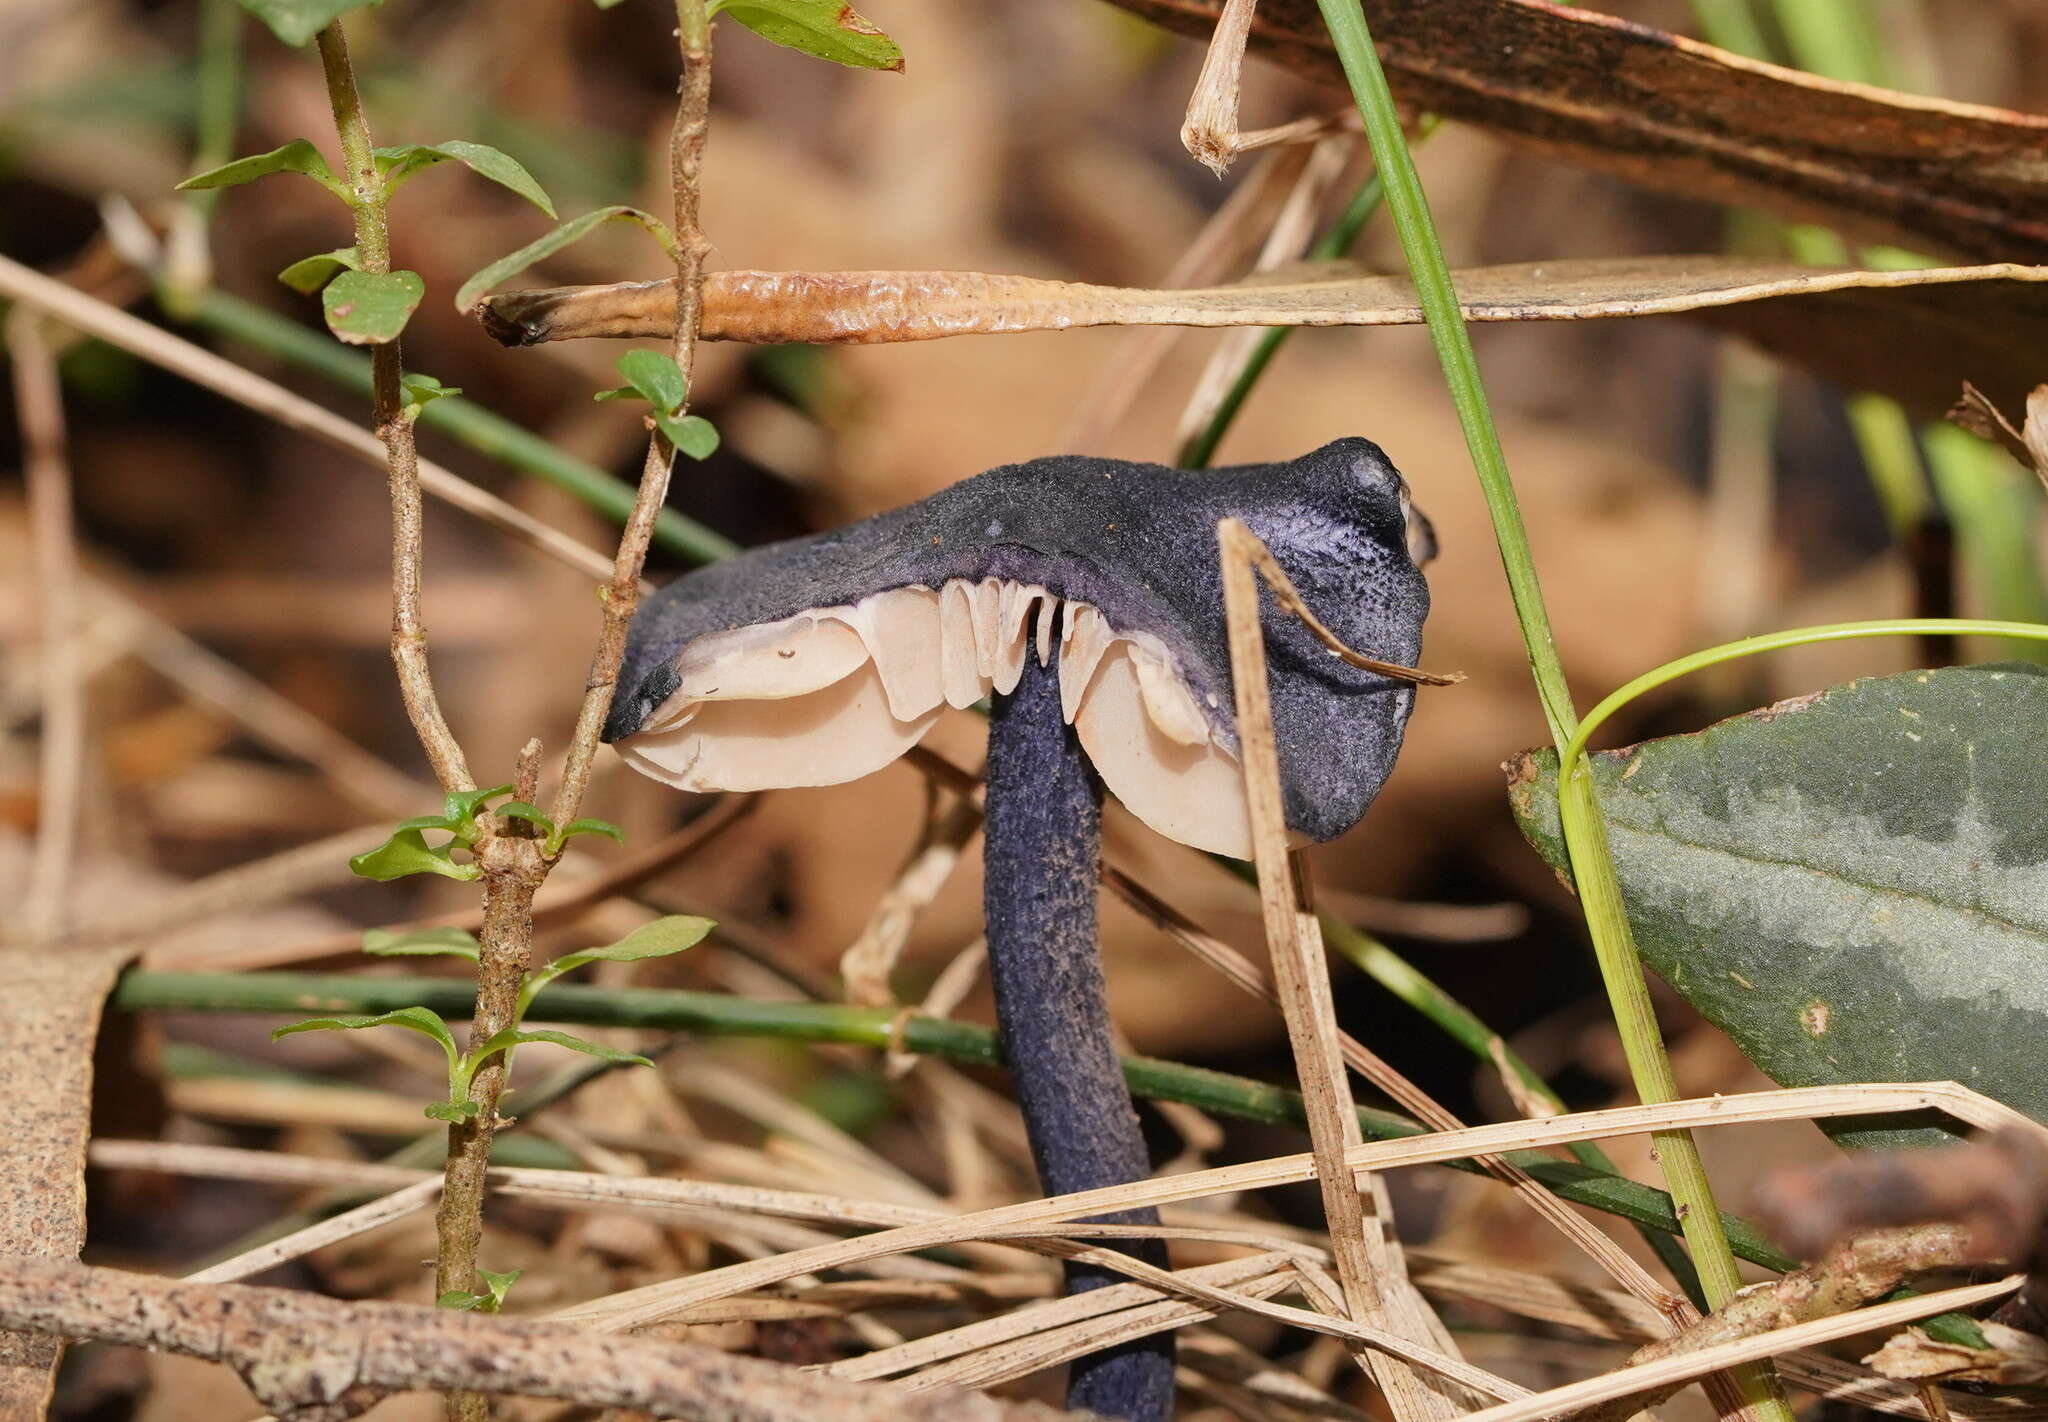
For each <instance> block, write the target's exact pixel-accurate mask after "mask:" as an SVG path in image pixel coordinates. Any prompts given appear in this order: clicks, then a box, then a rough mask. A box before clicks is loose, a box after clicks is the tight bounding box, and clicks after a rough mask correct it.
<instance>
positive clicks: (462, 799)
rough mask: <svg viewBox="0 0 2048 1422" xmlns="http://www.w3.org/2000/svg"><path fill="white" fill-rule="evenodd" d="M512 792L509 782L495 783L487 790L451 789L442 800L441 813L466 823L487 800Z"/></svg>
mask: <svg viewBox="0 0 2048 1422" xmlns="http://www.w3.org/2000/svg"><path fill="white" fill-rule="evenodd" d="M511 793H512V787H511V786H510V785H509V784H507V785H493V786H491V787H490V788H489V789H487V790H450V791H449V792H448V796H447V798H446V799H444V800H443V801H442V802H441V813H442V814H444V815H446V816H447V817H448V818H449V819H451V820H454V821H455V822H457V823H458V824H466V823H467V822H469V821H470V820H473V819H475V818H476V812H477V810H478V809H479V808H480V807H481V806H482V805H483V804H484V802H485V801H487V800H495V799H497V798H498V797H499V796H500V795H510V794H511Z"/></svg>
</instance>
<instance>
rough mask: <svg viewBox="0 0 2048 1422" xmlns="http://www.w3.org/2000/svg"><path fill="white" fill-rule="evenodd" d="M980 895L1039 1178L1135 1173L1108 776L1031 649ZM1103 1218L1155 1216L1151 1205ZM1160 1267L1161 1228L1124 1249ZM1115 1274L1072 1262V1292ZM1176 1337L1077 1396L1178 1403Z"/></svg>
mask: <svg viewBox="0 0 2048 1422" xmlns="http://www.w3.org/2000/svg"><path fill="white" fill-rule="evenodd" d="M1055 645H1057V639H1055ZM987 781H988V800H987V805H988V812H987V841H986V849H985V850H984V857H985V862H986V878H985V888H984V891H983V902H984V906H985V914H986V918H987V925H988V948H989V970H990V975H991V977H992V978H993V979H994V983H995V996H996V1018H997V1024H998V1028H999V1031H1000V1034H1001V1038H1002V1044H1003V1055H1004V1057H1005V1059H1006V1060H1007V1061H1008V1062H1009V1064H1010V1072H1011V1075H1012V1078H1013V1080H1014V1081H1015V1084H1016V1092H1017V1100H1018V1103H1019V1105H1021V1106H1022V1108H1023V1112H1024V1125H1025V1129H1026V1131H1027V1133H1028V1134H1029V1136H1030V1139H1031V1154H1032V1159H1033V1160H1034V1161H1035V1162H1036V1163H1037V1166H1038V1179H1039V1185H1040V1187H1041V1188H1042V1189H1043V1190H1044V1191H1045V1192H1046V1193H1047V1194H1049V1195H1065V1194H1069V1193H1072V1192H1074V1191H1077V1190H1093V1189H1097V1188H1100V1187H1103V1186H1108V1185H1122V1184H1126V1183H1128V1182H1130V1181H1133V1180H1141V1179H1143V1178H1144V1177H1145V1176H1146V1175H1147V1174H1149V1173H1150V1169H1151V1167H1150V1162H1149V1160H1148V1158H1147V1155H1146V1151H1145V1138H1144V1134H1143V1132H1142V1131H1141V1130H1140V1129H1139V1125H1138V1113H1137V1109H1136V1108H1135V1107H1134V1106H1133V1105H1132V1104H1131V1096H1130V1091H1129V1089H1128V1088H1127V1087H1126V1086H1125V1085H1124V1078H1123V1072H1122V1070H1121V1068H1120V1066H1119V1065H1118V1061H1117V1052H1116V1045H1115V1043H1114V1041H1113V1040H1112V1039H1111V1037H1110V1030H1109V1009H1108V1005H1107V1003H1106V1002H1105V1000H1104V991H1103V977H1102V958H1101V954H1100V951H1099V949H1098V945H1097V939H1096V915H1095V905H1096V896H1097V892H1098V888H1099V881H1100V877H1101V857H1102V830H1101V819H1102V786H1101V782H1100V781H1098V780H1097V779H1096V777H1095V772H1094V770H1093V768H1092V767H1091V766H1090V765H1089V763H1088V759H1087V757H1086V755H1085V754H1084V753H1083V752H1082V750H1081V745H1080V742H1079V740H1078V739H1077V738H1076V737H1075V735H1074V732H1073V728H1072V727H1070V726H1068V725H1067V724H1066V721H1065V718H1064V717H1063V716H1062V715H1061V713H1060V687H1059V663H1058V658H1054V659H1053V664H1052V665H1051V666H1041V665H1039V663H1038V660H1037V658H1036V657H1034V656H1030V655H1028V654H1027V655H1026V657H1025V659H1024V672H1023V675H1022V677H1021V678H1020V679H1019V680H1018V682H1017V687H1016V689H1015V690H1014V691H1012V692H1011V693H1010V694H1009V695H1007V696H1004V695H998V696H996V697H995V698H994V706H993V711H992V714H991V715H990V717H989V747H988V774H987ZM1101 1218H1102V1219H1103V1220H1105V1221H1108V1222H1111V1223H1125V1224H1157V1223H1159V1215H1158V1212H1157V1211H1155V1210H1130V1211H1124V1212H1121V1213H1118V1214H1113V1215H1104V1216H1101ZM1117 1247H1118V1248H1120V1249H1123V1250H1125V1252H1127V1253H1129V1254H1132V1255H1135V1256H1136V1257H1138V1258H1140V1259H1142V1260H1144V1261H1145V1262H1147V1263H1149V1264H1154V1265H1157V1266H1160V1267H1162V1268H1163V1267H1165V1265H1166V1262H1167V1261H1166V1247H1165V1245H1164V1243H1163V1242H1161V1241H1159V1240H1137V1241H1131V1242H1129V1243H1127V1244H1119V1245H1118V1246H1117ZM1117 1277H1118V1276H1116V1275H1114V1274H1112V1273H1110V1272H1108V1271H1106V1270H1103V1269H1100V1268H1091V1267H1089V1266H1086V1265H1076V1264H1069V1265H1068V1266H1067V1292H1068V1293H1070V1294H1072V1293H1080V1292H1082V1291H1083V1290H1087V1289H1093V1288H1099V1287H1100V1286H1102V1285H1104V1284H1107V1283H1112V1282H1115V1281H1116V1279H1117ZM1173 1355H1174V1349H1173V1337H1172V1335H1171V1334H1170V1333H1166V1334H1159V1335H1155V1336H1154V1337H1151V1338H1142V1339H1138V1340H1135V1341H1133V1342H1129V1343H1123V1344H1119V1345H1117V1346H1116V1347H1113V1348H1108V1349H1105V1350H1103V1351H1102V1352H1099V1353H1092V1354H1089V1355H1088V1356H1086V1357H1083V1358H1077V1359H1075V1360H1074V1363H1073V1365H1072V1367H1071V1370H1070V1371H1069V1374H1068V1384H1067V1406H1068V1407H1070V1408H1072V1409H1074V1410H1076V1411H1085V1412H1093V1413H1097V1414H1100V1415H1102V1416H1105V1417H1121V1418H1128V1419H1131V1422H1163V1419H1165V1418H1168V1417H1170V1416H1171V1415H1172V1413H1173V1367H1174V1356H1173Z"/></svg>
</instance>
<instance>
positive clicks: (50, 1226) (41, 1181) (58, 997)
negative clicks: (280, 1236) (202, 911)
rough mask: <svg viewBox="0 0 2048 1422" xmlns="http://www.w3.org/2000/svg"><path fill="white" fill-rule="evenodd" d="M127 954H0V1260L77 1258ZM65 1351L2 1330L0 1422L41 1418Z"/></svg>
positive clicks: (54, 1343) (61, 950)
mask: <svg viewBox="0 0 2048 1422" xmlns="http://www.w3.org/2000/svg"><path fill="white" fill-rule="evenodd" d="M132 956H133V950H132V949H130V948H77V947H66V946H62V945H59V946H56V947H48V948H40V947H39V948H9V949H4V950H0V982H5V983H6V984H7V986H6V988H5V990H4V991H0V1141H4V1142H5V1145H4V1147H0V1257H4V1256H6V1255H19V1256H25V1257H28V1258H35V1259H59V1260H75V1259H77V1258H78V1251H79V1247H80V1246H81V1245H83V1244H84V1243H85V1143H86V1138H87V1136H88V1135H89V1134H90V1133H91V1126H92V1053H93V1042H94V1040H95V1039H96V1038H97V1037H98V1036H99V1025H100V1008H101V1005H102V1004H103V1003H104V1002H105V1001H106V996H107V992H108V990H109V989H111V988H112V987H113V985H114V977H115V975H116V974H117V973H119V972H120V970H121V967H122V965H123V964H124V963H126V962H127V960H128V959H129V958H130V957H132ZM62 1354H63V1345H62V1343H61V1342H60V1341H59V1340H57V1339H56V1338H52V1337H49V1336H47V1335H38V1334H30V1333H11V1332H0V1417H40V1416H42V1415H43V1409H44V1408H45V1407H46V1406H47V1405H48V1402H49V1398H50V1389H51V1387H52V1385H53V1384H54V1382H55V1378H56V1371H57V1361H58V1359H59V1358H60V1357H61V1356H62Z"/></svg>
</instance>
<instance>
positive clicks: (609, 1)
mask: <svg viewBox="0 0 2048 1422" xmlns="http://www.w3.org/2000/svg"><path fill="white" fill-rule="evenodd" d="M624 3H625V0H597V8H598V9H600V10H609V9H611V8H612V7H613V6H615V5H623V4H624Z"/></svg>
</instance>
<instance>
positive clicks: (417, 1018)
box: [270, 1007, 457, 1062]
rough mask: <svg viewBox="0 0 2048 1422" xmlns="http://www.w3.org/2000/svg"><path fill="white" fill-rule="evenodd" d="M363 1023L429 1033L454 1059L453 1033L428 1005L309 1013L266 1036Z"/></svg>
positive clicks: (342, 1029) (273, 1037) (275, 1037)
mask: <svg viewBox="0 0 2048 1422" xmlns="http://www.w3.org/2000/svg"><path fill="white" fill-rule="evenodd" d="M365 1027H404V1028H406V1029H408V1030H410V1031H413V1032H417V1033H419V1034H420V1035H421V1036H423V1037H432V1038H433V1039H434V1040H435V1041H437V1042H439V1043H440V1044H441V1050H442V1051H444V1052H446V1053H447V1054H448V1060H449V1061H450V1062H453V1061H454V1060H455V1059H456V1056H457V1049H456V1046H455V1037H454V1035H453V1034H452V1033H451V1032H449V1030H448V1024H447V1023H446V1022H443V1021H442V1020H441V1014H440V1013H438V1012H436V1011H434V1010H433V1009H432V1008H429V1007H401V1008H399V1009H398V1010H397V1011H396V1012H386V1013H381V1014H379V1015H378V1016H376V1017H311V1018H308V1019H307V1020H306V1021H304V1022H293V1023H291V1024H289V1025H287V1026H284V1027H280V1028H278V1029H277V1030H276V1031H275V1032H272V1033H271V1034H270V1040H271V1041H273V1042H275V1041H276V1040H278V1038H280V1037H289V1036H291V1035H292V1034H293V1033H295V1032H357V1031H360V1030H362V1029H363V1028H365Z"/></svg>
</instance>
